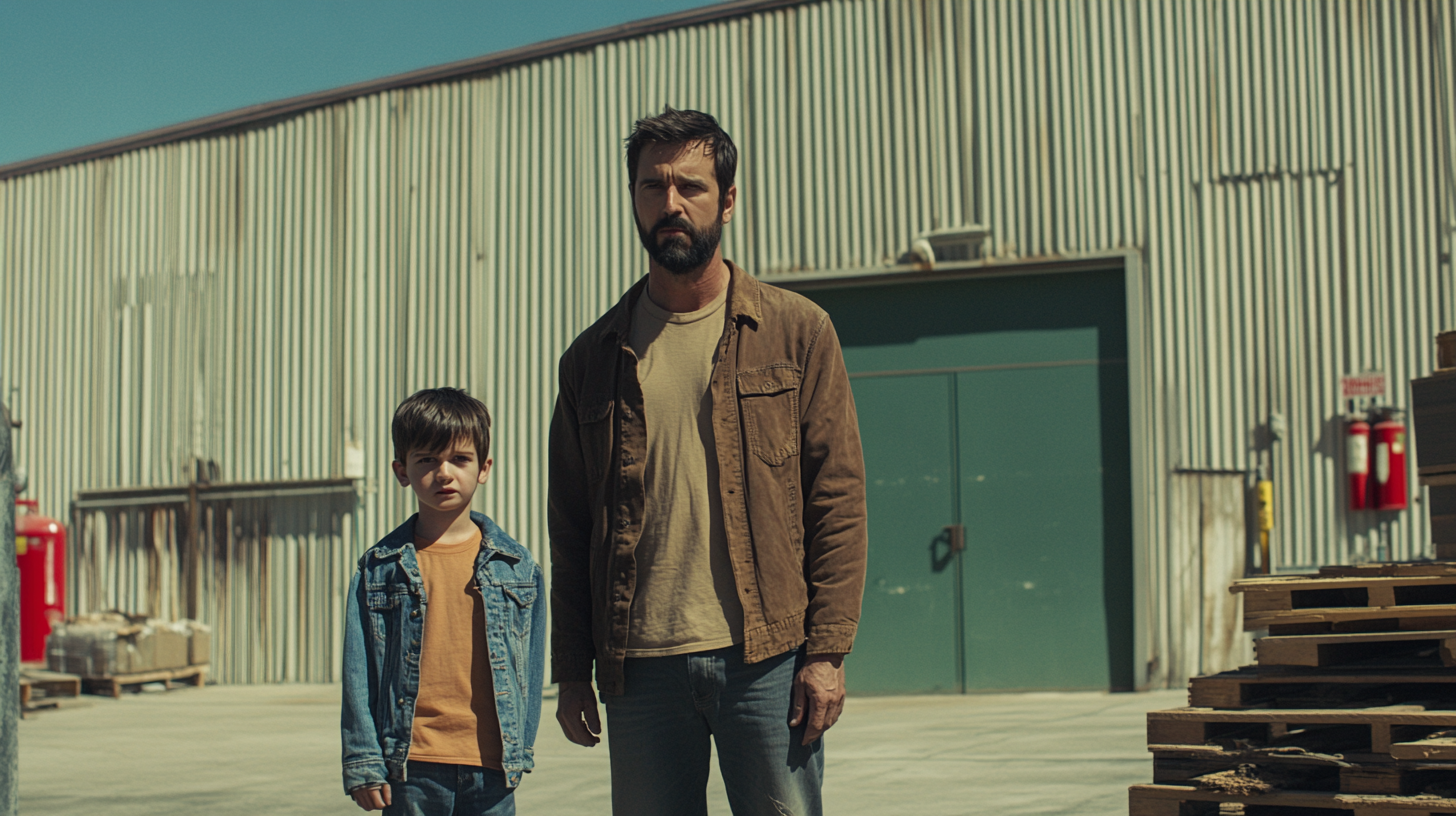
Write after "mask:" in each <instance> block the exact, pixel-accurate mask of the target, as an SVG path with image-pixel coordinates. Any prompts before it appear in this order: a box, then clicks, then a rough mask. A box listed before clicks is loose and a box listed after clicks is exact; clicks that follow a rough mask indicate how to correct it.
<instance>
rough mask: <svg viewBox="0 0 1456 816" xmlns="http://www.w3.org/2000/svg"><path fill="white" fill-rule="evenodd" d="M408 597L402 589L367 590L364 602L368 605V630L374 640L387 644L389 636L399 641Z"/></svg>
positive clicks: (406, 592)
mask: <svg viewBox="0 0 1456 816" xmlns="http://www.w3.org/2000/svg"><path fill="white" fill-rule="evenodd" d="M408 596H409V593H408V591H406V590H405V589H404V588H403V587H400V588H392V587H391V588H384V589H370V590H368V592H367V593H366V598H365V602H366V603H367V604H368V605H369V629H370V633H371V634H373V635H374V639H375V640H377V641H379V642H380V643H388V642H390V636H391V635H393V636H394V639H395V640H398V639H399V628H400V625H401V621H402V618H403V616H404V610H405V606H406V605H407V604H406V602H405V599H406V598H407V597H408Z"/></svg>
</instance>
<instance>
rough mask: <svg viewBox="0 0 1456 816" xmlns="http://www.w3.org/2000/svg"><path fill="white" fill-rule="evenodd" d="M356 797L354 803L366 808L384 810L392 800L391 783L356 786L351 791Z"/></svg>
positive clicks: (350, 793) (351, 794)
mask: <svg viewBox="0 0 1456 816" xmlns="http://www.w3.org/2000/svg"><path fill="white" fill-rule="evenodd" d="M349 795H350V796H352V797H354V804H356V805H358V806H359V807H361V808H364V809H365V810H384V809H385V808H386V807H388V806H389V805H390V804H391V802H392V800H391V798H390V796H389V783H388V782H385V783H384V784H382V785H366V786H365V787H362V788H355V789H353V790H351V791H349Z"/></svg>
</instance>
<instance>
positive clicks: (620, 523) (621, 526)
mask: <svg viewBox="0 0 1456 816" xmlns="http://www.w3.org/2000/svg"><path fill="white" fill-rule="evenodd" d="M617 529H618V530H625V529H627V520H626V519H624V518H619V519H617Z"/></svg>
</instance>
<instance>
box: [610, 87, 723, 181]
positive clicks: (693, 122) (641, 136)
mask: <svg viewBox="0 0 1456 816" xmlns="http://www.w3.org/2000/svg"><path fill="white" fill-rule="evenodd" d="M692 142H702V143H703V144H704V145H706V146H707V148H708V151H709V152H710V153H712V154H713V175H715V176H717V178H718V200H719V201H720V202H721V201H722V200H723V199H724V197H726V196H727V195H728V188H729V187H732V186H733V178H734V176H737V175H738V148H737V147H736V146H734V144H733V139H732V138H731V137H730V136H729V135H728V132H727V131H725V130H723V128H722V127H720V126H719V125H718V120H717V119H714V118H713V117H711V116H709V115H708V114H706V113H703V112H701V111H695V110H676V109H675V108H673V107H672V106H671V105H667V106H665V107H663V109H662V113H660V114H658V115H656V116H649V117H646V118H644V119H638V120H637V122H636V124H634V125H632V133H631V135H629V136H628V137H627V185H628V187H629V188H633V189H635V188H636V186H637V159H638V158H640V157H641V156H642V148H644V147H646V146H647V145H648V144H649V143H656V144H666V145H685V144H691V143H692Z"/></svg>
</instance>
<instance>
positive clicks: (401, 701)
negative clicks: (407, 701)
mask: <svg viewBox="0 0 1456 816" xmlns="http://www.w3.org/2000/svg"><path fill="white" fill-rule="evenodd" d="M399 706H400V708H403V707H404V698H403V697H401V698H399Z"/></svg>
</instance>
